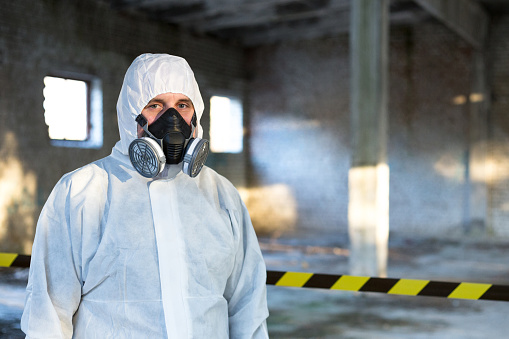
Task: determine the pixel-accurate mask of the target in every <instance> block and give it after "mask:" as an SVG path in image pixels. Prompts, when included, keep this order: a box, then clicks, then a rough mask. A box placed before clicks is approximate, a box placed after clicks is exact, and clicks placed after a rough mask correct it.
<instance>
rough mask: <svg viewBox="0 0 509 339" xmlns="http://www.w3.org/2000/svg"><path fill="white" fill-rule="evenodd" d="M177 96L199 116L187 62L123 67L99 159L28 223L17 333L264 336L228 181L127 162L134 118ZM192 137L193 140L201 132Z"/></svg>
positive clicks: (246, 222)
mask: <svg viewBox="0 0 509 339" xmlns="http://www.w3.org/2000/svg"><path fill="white" fill-rule="evenodd" d="M167 92H173V93H181V94H184V95H186V96H188V97H189V98H190V99H191V101H192V102H193V104H194V107H195V111H196V114H197V116H198V121H199V119H200V117H201V115H202V113H203V107H204V106H203V100H202V98H201V95H200V92H199V89H198V85H197V83H196V81H195V78H194V74H193V72H192V71H191V69H190V67H189V65H188V64H187V62H186V61H185V60H184V59H182V58H179V57H175V56H170V55H163V54H156V55H154V54H144V55H141V56H139V57H138V58H136V60H135V61H134V62H133V64H132V65H131V66H130V67H129V69H128V71H127V73H126V75H125V79H124V83H123V86H122V89H121V92H120V97H119V100H118V104H117V114H118V122H119V130H120V136H121V140H120V141H119V142H118V143H117V144H116V145H115V147H114V148H113V151H112V154H111V155H109V156H108V157H106V158H103V159H101V160H98V161H96V162H94V163H91V164H89V165H86V166H84V167H82V168H80V169H78V170H76V171H74V172H71V173H69V174H66V175H64V176H63V177H62V179H60V181H59V182H58V183H57V185H56V186H55V188H54V189H53V191H52V193H51V195H50V196H49V198H48V200H47V202H46V204H45V206H44V208H43V210H42V212H41V215H40V218H39V221H38V224H37V230H36V236H35V240H34V246H33V249H32V262H31V266H30V276H29V281H28V286H27V295H26V302H25V309H24V312H23V316H22V320H21V328H22V330H23V331H24V332H25V333H26V335H27V338H45V339H49V338H71V337H72V338H176V339H181V338H200V339H202V338H206V339H212V338H239V339H240V338H267V337H268V334H267V328H266V318H267V316H268V310H267V302H266V287H265V279H266V269H265V264H264V262H263V258H262V256H261V252H260V249H259V246H258V243H257V239H256V235H255V233H254V230H253V228H252V225H251V221H250V218H249V215H248V212H247V210H246V208H245V206H244V204H243V203H242V201H241V199H240V197H239V194H238V192H237V190H236V189H235V188H234V187H233V185H232V184H231V183H230V182H229V181H228V180H226V179H225V178H224V177H222V176H220V175H219V174H217V173H216V172H214V171H213V170H211V169H210V168H208V167H204V168H203V169H202V171H201V173H200V174H199V175H198V176H197V177H196V178H190V177H189V176H187V175H186V174H184V173H182V172H181V171H180V169H181V164H179V165H166V168H165V170H164V171H163V173H161V174H160V175H159V176H158V177H157V178H155V179H147V178H144V177H143V176H141V175H140V174H139V173H138V172H136V170H135V169H134V168H133V166H132V165H131V163H130V160H129V157H128V147H129V144H130V143H131V141H133V140H134V139H135V138H136V137H137V124H136V122H135V120H134V119H135V117H136V116H137V115H138V114H139V113H140V112H141V111H142V109H143V108H144V106H145V105H146V104H147V103H148V102H149V101H150V100H151V99H152V98H154V97H155V96H157V95H159V94H162V93H167ZM198 128H199V131H200V133H199V135H200V136H201V134H202V133H201V127H200V126H198Z"/></svg>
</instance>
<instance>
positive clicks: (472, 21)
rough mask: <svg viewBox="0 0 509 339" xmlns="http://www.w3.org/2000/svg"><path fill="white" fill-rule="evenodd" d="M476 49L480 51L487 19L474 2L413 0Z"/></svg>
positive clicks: (482, 9) (481, 8) (486, 28)
mask: <svg viewBox="0 0 509 339" xmlns="http://www.w3.org/2000/svg"><path fill="white" fill-rule="evenodd" d="M414 1H415V2H416V3H417V4H419V5H420V6H421V7H422V8H424V9H425V10H426V11H428V12H429V13H430V14H432V15H433V16H434V17H436V18H437V19H439V20H440V21H442V22H443V23H444V24H445V25H446V26H448V27H449V28H450V29H452V30H453V31H454V32H456V33H457V34H459V35H460V36H461V37H462V38H463V39H465V40H466V41H467V42H468V43H470V44H471V45H472V46H473V47H474V48H476V49H482V48H483V47H484V43H485V40H486V34H487V31H488V22H489V17H488V14H487V13H486V11H485V10H484V8H483V7H482V6H481V5H479V3H478V2H477V1H475V0H446V1H443V0H414Z"/></svg>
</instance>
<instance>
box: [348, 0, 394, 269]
mask: <svg viewBox="0 0 509 339" xmlns="http://www.w3.org/2000/svg"><path fill="white" fill-rule="evenodd" d="M351 4H352V10H351V22H350V25H351V31H350V59H351V142H352V167H351V169H350V172H349V176H348V181H349V183H348V185H349V204H348V224H349V225H348V230H349V236H350V274H352V275H365V276H386V273H387V254H388V239H389V167H388V166H387V133H388V131H387V99H388V39H389V36H388V34H389V16H388V15H389V13H388V12H389V0H352V1H351Z"/></svg>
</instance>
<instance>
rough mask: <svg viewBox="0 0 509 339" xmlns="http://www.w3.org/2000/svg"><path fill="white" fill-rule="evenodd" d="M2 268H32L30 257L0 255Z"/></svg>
mask: <svg viewBox="0 0 509 339" xmlns="http://www.w3.org/2000/svg"><path fill="white" fill-rule="evenodd" d="M0 267H30V256H29V255H23V254H16V253H0Z"/></svg>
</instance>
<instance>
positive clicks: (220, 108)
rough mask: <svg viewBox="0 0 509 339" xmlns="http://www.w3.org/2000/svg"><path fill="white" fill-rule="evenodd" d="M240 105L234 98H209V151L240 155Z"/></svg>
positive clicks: (242, 132)
mask: <svg viewBox="0 0 509 339" xmlns="http://www.w3.org/2000/svg"><path fill="white" fill-rule="evenodd" d="M242 115H243V112H242V103H241V102H240V100H238V99H237V98H234V97H226V96H212V97H211V98H210V150H211V151H212V152H215V153H240V152H242V149H243V137H244V128H243V121H242V119H243V116H242Z"/></svg>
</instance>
